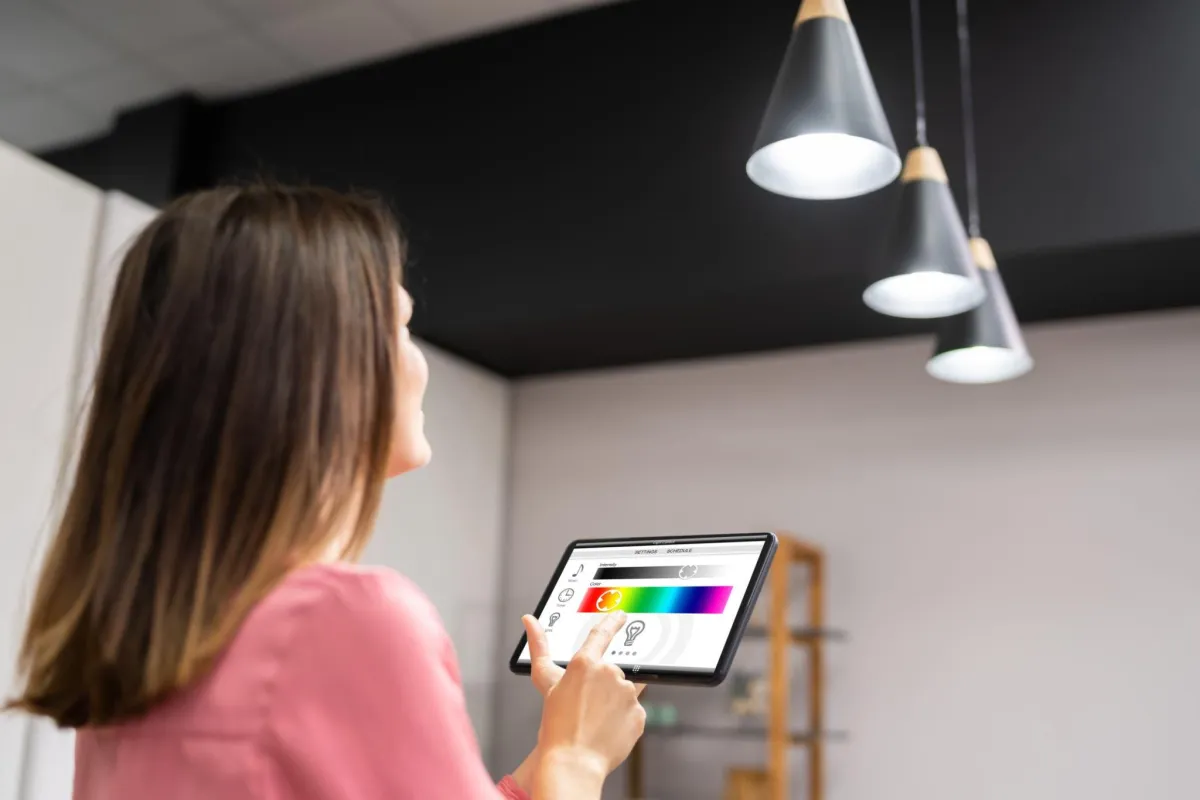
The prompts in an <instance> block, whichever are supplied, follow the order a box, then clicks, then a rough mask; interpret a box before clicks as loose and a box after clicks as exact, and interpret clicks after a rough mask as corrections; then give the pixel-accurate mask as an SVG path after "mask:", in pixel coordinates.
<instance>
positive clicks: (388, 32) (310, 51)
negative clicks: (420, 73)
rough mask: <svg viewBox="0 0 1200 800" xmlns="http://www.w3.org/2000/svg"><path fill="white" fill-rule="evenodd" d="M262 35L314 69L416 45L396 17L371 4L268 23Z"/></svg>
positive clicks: (340, 64) (392, 52) (319, 11)
mask: <svg viewBox="0 0 1200 800" xmlns="http://www.w3.org/2000/svg"><path fill="white" fill-rule="evenodd" d="M261 31H262V34H263V35H264V36H266V37H267V38H269V39H270V40H271V41H273V42H274V43H276V44H277V45H279V47H281V48H283V49H284V50H286V51H287V52H288V53H290V54H291V55H292V56H293V57H294V58H296V59H297V60H300V61H301V62H303V63H305V64H307V65H309V66H311V67H313V68H315V69H326V68H330V67H338V66H342V65H346V64H352V63H356V62H362V61H369V60H372V59H376V58H382V57H384V56H389V55H393V54H395V53H399V52H400V51H402V50H405V49H410V48H411V47H412V46H413V45H415V44H416V39H415V38H414V36H413V34H412V33H411V32H410V31H408V30H407V29H406V28H405V27H404V26H403V25H402V24H401V23H400V21H399V20H398V19H397V17H396V16H395V15H394V14H392V13H390V12H389V10H388V9H386V8H384V7H383V6H382V5H371V4H353V5H346V4H339V5H338V6H333V7H329V8H319V9H314V10H311V11H308V12H304V13H301V14H296V15H293V16H289V17H285V18H283V19H279V20H271V21H268V22H266V23H264V24H263V26H262V28H261Z"/></svg>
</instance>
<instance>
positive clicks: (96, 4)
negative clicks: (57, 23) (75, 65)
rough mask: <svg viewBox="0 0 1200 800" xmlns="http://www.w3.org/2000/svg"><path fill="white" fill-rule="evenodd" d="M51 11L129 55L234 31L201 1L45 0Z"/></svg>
mask: <svg viewBox="0 0 1200 800" xmlns="http://www.w3.org/2000/svg"><path fill="white" fill-rule="evenodd" d="M44 2H45V3H46V4H47V5H48V6H49V7H51V8H54V9H56V10H58V11H59V12H60V13H61V14H62V16H64V17H66V18H67V19H69V20H71V21H72V22H74V23H75V24H76V25H78V26H79V27H80V28H82V29H84V30H88V31H91V32H92V33H93V35H95V36H96V37H97V38H100V39H104V40H106V41H109V42H112V43H113V44H115V45H118V46H120V47H121V48H122V49H124V50H126V51H129V52H134V53H137V52H143V51H147V50H155V49H159V48H162V47H164V46H166V45H170V44H174V43H175V42H179V41H183V40H187V39H194V38H196V37H198V36H206V35H210V34H214V33H218V32H220V31H223V30H226V29H227V28H229V27H230V24H229V22H228V21H227V20H226V19H225V17H224V16H222V15H221V14H220V13H219V12H218V11H215V10H214V9H213V8H211V7H210V6H209V5H208V4H206V3H204V2H197V0H44Z"/></svg>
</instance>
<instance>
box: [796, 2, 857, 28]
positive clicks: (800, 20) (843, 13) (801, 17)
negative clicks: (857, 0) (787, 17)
mask: <svg viewBox="0 0 1200 800" xmlns="http://www.w3.org/2000/svg"><path fill="white" fill-rule="evenodd" d="M817 17H833V18H834V19H840V20H842V21H843V22H849V21H850V12H849V11H847V10H846V0H804V2H803V3H801V4H800V12H799V13H798V14H796V23H795V25H794V26H793V27H796V28H799V27H800V26H801V25H803V24H804V23H805V22H808V21H809V20H810V19H816V18H817Z"/></svg>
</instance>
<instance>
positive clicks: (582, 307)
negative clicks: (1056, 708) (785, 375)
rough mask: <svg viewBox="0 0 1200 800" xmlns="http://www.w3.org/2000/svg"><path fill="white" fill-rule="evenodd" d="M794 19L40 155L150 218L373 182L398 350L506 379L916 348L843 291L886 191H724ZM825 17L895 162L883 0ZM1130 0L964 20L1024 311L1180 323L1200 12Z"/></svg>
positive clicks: (248, 113) (748, 7) (177, 124)
mask: <svg viewBox="0 0 1200 800" xmlns="http://www.w3.org/2000/svg"><path fill="white" fill-rule="evenodd" d="M797 5H798V2H797V0H726V1H725V2H716V0H714V2H704V3H700V2H695V0H691V1H689V0H633V2H626V3H619V4H616V5H612V6H608V7H603V8H600V9H598V10H595V11H590V12H586V13H581V14H576V15H573V16H568V17H562V18H557V19H552V20H549V21H546V22H544V23H541V24H538V25H534V26H531V27H526V28H520V29H516V30H512V31H508V32H504V33H500V34H496V35H493V36H488V37H484V38H480V39H475V40H472V41H468V42H463V43H460V44H457V45H453V46H450V47H445V48H440V49H436V50H431V51H428V52H424V53H419V54H416V55H412V56H408V57H404V58H399V59H396V60H393V61H388V62H384V63H380V64H377V65H373V66H370V67H365V68H360V69H357V70H354V71H351V72H347V73H343V74H340V75H335V76H332V77H328V78H324V79H321V80H318V81H313V82H308V83H304V84H300V85H296V86H293V87H287V88H283V89H279V90H276V91H272V92H268V93H265V94H260V95H256V96H253V97H248V98H244V99H240V100H235V101H232V102H227V103H220V104H208V105H206V104H200V103H195V102H191V101H183V102H176V103H175V104H163V105H161V106H159V107H156V108H152V109H145V110H141V111H136V112H132V113H130V114H127V115H125V116H123V117H122V119H121V122H120V124H119V125H118V126H117V128H116V130H115V131H114V132H113V134H112V135H110V136H109V137H107V138H106V139H104V140H101V141H97V142H94V143H90V144H87V145H83V146H80V147H75V148H71V149H69V150H66V151H60V152H58V153H51V154H47V157H48V158H50V160H52V161H54V162H55V163H58V164H60V165H61V166H64V167H66V168H67V169H71V170H73V171H75V172H77V173H79V174H81V175H83V176H84V177H87V178H89V179H92V180H94V181H96V182H99V183H101V184H104V185H107V186H113V187H117V188H126V189H129V190H132V191H134V192H135V193H139V194H141V195H142V196H144V197H146V198H147V199H150V200H151V201H160V200H161V199H162V196H160V195H166V194H170V193H171V192H173V191H175V190H178V189H185V188H190V187H192V186H196V185H202V184H205V183H208V182H211V181H213V180H218V179H223V178H229V177H246V176H250V175H268V176H271V177H275V178H280V179H285V180H307V181H314V182H321V183H328V184H332V185H336V186H343V187H358V188H367V189H373V190H378V191H380V192H383V193H384V194H385V195H386V196H388V197H389V198H390V199H391V200H392V201H393V202H394V204H395V206H396V207H397V209H398V210H400V212H401V214H402V216H403V219H404V221H405V224H406V228H407V230H408V232H409V235H410V237H411V239H412V253H413V262H412V264H411V266H410V270H409V277H410V280H409V282H410V285H411V288H412V290H413V293H414V294H415V295H416V296H417V298H418V301H419V303H420V305H419V310H418V317H417V319H416V321H415V323H414V327H415V328H416V331H417V333H419V334H420V335H422V336H424V337H425V338H426V339H428V340H429V341H432V342H434V343H435V344H438V345H441V346H443V347H445V348H447V349H449V350H451V351H453V352H456V353H458V354H460V355H463V356H465V357H467V358H469V359H471V360H474V361H476V362H479V363H481V364H483V365H485V366H487V367H490V368H492V369H494V370H496V371H498V372H501V373H503V374H506V375H528V374H536V373H545V372H553V371H559V370H569V369H579V368H587V367H597V366H607V365H615V364H628V363H638V362H646V361H656V360H663V359H674V358H689V357H697V356H705V355H713V354H718V353H733V352H745V351H751V350H760V349H769V348H777V347H786V346H793V345H802V344H814V343H820V342H832V341H844V340H851V339H861V338H867V337H875V336H887V335H893V334H897V333H905V332H913V331H919V330H924V329H928V328H929V326H928V324H921V323H908V322H903V321H898V320H892V319H889V318H885V317H880V316H878V315H876V314H873V313H872V312H870V311H868V310H867V309H866V308H865V307H864V306H863V305H862V303H861V300H860V299H859V298H860V294H861V291H862V288H863V283H864V277H863V276H864V274H865V270H866V264H867V263H868V261H869V259H871V258H874V257H877V253H878V249H879V247H880V243H881V241H882V239H883V234H884V233H886V229H887V226H888V225H889V223H890V219H891V216H892V211H893V207H894V203H895V200H896V194H895V190H894V187H889V188H888V189H885V190H883V191H880V192H877V193H875V194H872V195H868V196H866V197H863V198H857V199H853V200H843V201H832V202H811V201H800V200H792V199H788V198H782V197H777V196H775V195H771V194H769V193H767V192H765V191H763V190H762V189H759V188H758V187H756V186H755V185H753V184H752V183H751V182H750V181H749V180H748V179H747V178H746V176H745V171H744V167H745V160H746V157H747V155H748V152H749V147H750V144H751V142H752V141H753V139H754V135H755V132H756V128H757V125H758V122H759V118H760V116H761V113H762V110H763V107H764V104H765V101H766V97H767V94H768V93H769V91H770V88H771V83H772V80H773V78H774V74H775V70H776V68H777V66H778V64H779V61H780V59H781V57H782V54H783V49H784V48H785V47H786V45H787V40H788V35H789V33H790V30H791V23H792V19H793V17H794V15H795V11H796V6H797ZM849 5H850V11H851V14H852V16H853V18H854V21H855V23H856V27H857V29H858V32H859V37H860V39H861V41H862V44H863V48H864V50H865V52H866V54H867V58H868V61H869V62H870V65H871V67H872V71H873V73H874V76H875V81H876V85H877V86H878V88H879V91H880V95H881V97H882V100H883V104H884V107H885V109H886V111H887V113H888V117H889V119H890V120H891V123H892V129H893V132H894V133H895V136H896V140H897V143H898V145H899V146H900V147H901V149H905V148H906V147H908V146H909V144H910V143H911V139H912V134H911V126H912V112H911V109H910V104H911V98H912V88H911V85H910V75H911V67H910V63H911V62H910V58H911V52H910V49H909V39H908V34H909V30H908V21H907V4H906V3H902V2H896V0H858V1H857V2H851V3H850V4H849ZM1134 8H1135V7H1134V6H1131V5H1130V4H1129V3H1127V2H1117V1H1116V0H1094V1H1093V2H1066V3H1064V2H1043V3H1012V2H1007V1H1006V0H974V2H973V3H972V17H973V27H974V34H975V50H976V57H975V61H976V80H977V100H976V105H977V115H978V122H979V144H980V180H981V196H982V206H983V219H984V230H985V234H986V235H988V237H989V238H990V240H991V242H992V245H993V247H994V248H995V250H996V252H997V255H998V257H999V258H1000V261H1001V269H1002V271H1003V273H1004V275H1005V278H1006V281H1007V283H1008V286H1009V292H1010V294H1011V296H1012V300H1013V303H1014V305H1015V306H1016V309H1017V312H1018V315H1019V316H1020V317H1021V318H1022V319H1024V320H1027V321H1033V320H1045V319H1055V318H1063V317H1074V316H1083V315H1091V314H1106V313H1114V312H1122V311H1133V310H1143V309H1153V308H1164V307H1171V306H1181V305H1192V304H1200V145H1198V144H1197V142H1200V103H1196V102H1195V101H1194V91H1193V89H1192V82H1193V81H1194V79H1195V76H1196V75H1197V74H1200V51H1197V49H1196V48H1195V47H1194V42H1195V41H1196V40H1197V39H1198V38H1200V4H1194V3H1178V2H1174V1H1173V0H1143V2H1142V3H1140V4H1138V5H1137V6H1136V9H1137V11H1138V13H1137V14H1136V15H1133V14H1131V11H1132V10H1133V9H1134ZM924 14H925V23H926V24H925V26H924V33H925V40H926V46H927V48H928V53H927V73H928V77H927V81H928V88H929V94H930V117H931V118H930V139H931V143H932V144H933V145H934V146H936V147H938V148H939V150H940V151H941V153H942V155H943V158H944V159H945V160H946V163H947V167H948V170H949V172H950V177H951V183H952V186H954V187H956V188H957V187H960V186H961V173H962V167H961V150H962V149H961V145H960V128H959V125H958V114H959V104H958V99H957V98H958V94H957V92H958V84H957V78H956V67H955V52H956V51H955V47H956V43H955V36H954V25H955V23H954V2H953V0H926V2H925V4H924ZM164 142H165V144H164ZM1035 355H1036V354H1035Z"/></svg>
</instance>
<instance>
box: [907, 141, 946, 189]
mask: <svg viewBox="0 0 1200 800" xmlns="http://www.w3.org/2000/svg"><path fill="white" fill-rule="evenodd" d="M900 180H901V181H902V182H903V183H908V182H909V181H921V180H925V181H937V182H938V183H949V182H950V179H949V178H947V177H946V168H945V166H943V165H942V157H941V156H939V155H938V151H937V150H934V149H933V148H932V147H930V146H929V145H921V146H920V147H914V148H913V149H912V150H909V151H908V155H907V156H905V158H904V172H902V173H900Z"/></svg>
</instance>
